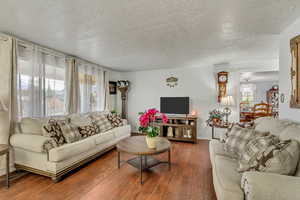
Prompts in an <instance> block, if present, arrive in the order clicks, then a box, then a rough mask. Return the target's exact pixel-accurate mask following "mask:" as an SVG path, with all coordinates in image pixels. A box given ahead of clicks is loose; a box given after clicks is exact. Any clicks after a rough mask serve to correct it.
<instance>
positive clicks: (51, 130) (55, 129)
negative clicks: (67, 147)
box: [43, 119, 66, 146]
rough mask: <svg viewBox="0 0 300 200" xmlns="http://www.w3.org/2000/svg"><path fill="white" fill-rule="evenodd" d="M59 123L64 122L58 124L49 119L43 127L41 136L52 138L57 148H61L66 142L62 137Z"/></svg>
mask: <svg viewBox="0 0 300 200" xmlns="http://www.w3.org/2000/svg"><path fill="white" fill-rule="evenodd" d="M59 123H65V122H64V121H61V122H58V121H57V120H55V119H50V120H48V122H47V123H46V124H45V125H44V126H43V135H44V136H45V137H49V138H52V139H53V140H54V141H55V142H56V144H57V146H61V145H63V144H65V143H66V140H65V138H64V136H63V133H62V130H61V127H60V124H59Z"/></svg>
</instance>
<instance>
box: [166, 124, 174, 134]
mask: <svg viewBox="0 0 300 200" xmlns="http://www.w3.org/2000/svg"><path fill="white" fill-rule="evenodd" d="M167 136H168V137H173V136H174V135H173V128H172V127H171V126H169V127H168V134H167Z"/></svg>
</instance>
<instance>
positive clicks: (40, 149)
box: [10, 133, 55, 153]
mask: <svg viewBox="0 0 300 200" xmlns="http://www.w3.org/2000/svg"><path fill="white" fill-rule="evenodd" d="M10 144H11V145H12V146H13V147H17V148H22V149H25V150H29V151H33V152H37V153H46V152H48V150H50V149H51V148H54V147H55V144H54V143H53V139H51V138H49V137H45V136H41V135H30V134H20V133H19V134H13V135H12V136H11V137H10Z"/></svg>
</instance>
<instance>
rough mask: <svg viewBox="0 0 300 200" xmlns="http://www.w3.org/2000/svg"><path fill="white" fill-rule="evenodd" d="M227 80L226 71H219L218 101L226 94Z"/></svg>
mask: <svg viewBox="0 0 300 200" xmlns="http://www.w3.org/2000/svg"><path fill="white" fill-rule="evenodd" d="M227 82H228V72H224V71H223V72H219V73H218V86H219V91H218V102H221V98H223V97H225V96H226V90H227V89H226V85H227Z"/></svg>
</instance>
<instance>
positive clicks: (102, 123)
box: [92, 115, 113, 132]
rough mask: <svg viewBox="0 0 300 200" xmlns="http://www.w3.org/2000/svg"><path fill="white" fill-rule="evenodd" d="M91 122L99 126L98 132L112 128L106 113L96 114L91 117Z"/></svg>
mask: <svg viewBox="0 0 300 200" xmlns="http://www.w3.org/2000/svg"><path fill="white" fill-rule="evenodd" d="M92 120H93V123H94V124H96V125H97V126H99V128H100V132H105V131H108V130H110V129H112V128H113V126H112V125H111V123H110V121H109V120H108V119H107V117H106V115H96V116H93V118H92Z"/></svg>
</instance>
